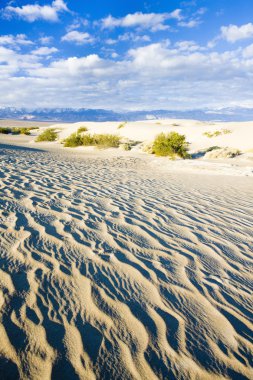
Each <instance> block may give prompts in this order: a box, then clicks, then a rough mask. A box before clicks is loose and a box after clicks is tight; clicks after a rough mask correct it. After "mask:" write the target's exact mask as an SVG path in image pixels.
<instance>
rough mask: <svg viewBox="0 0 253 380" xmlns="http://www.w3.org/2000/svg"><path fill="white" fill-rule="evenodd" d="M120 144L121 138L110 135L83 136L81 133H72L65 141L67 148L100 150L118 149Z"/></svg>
mask: <svg viewBox="0 0 253 380" xmlns="http://www.w3.org/2000/svg"><path fill="white" fill-rule="evenodd" d="M119 144H120V137H119V136H116V135H110V134H94V135H91V134H89V133H87V134H85V135H81V134H79V133H72V135H70V136H69V137H68V138H66V139H65V140H64V146H65V147H76V146H97V147H99V148H109V147H113V148H118V147H119Z"/></svg>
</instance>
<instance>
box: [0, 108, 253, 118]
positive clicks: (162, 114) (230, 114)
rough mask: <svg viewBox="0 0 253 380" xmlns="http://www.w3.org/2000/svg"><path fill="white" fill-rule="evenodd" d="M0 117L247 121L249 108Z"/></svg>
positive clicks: (13, 112) (10, 114)
mask: <svg viewBox="0 0 253 380" xmlns="http://www.w3.org/2000/svg"><path fill="white" fill-rule="evenodd" d="M0 119H16V120H37V121H55V122H77V121H138V120H150V119H195V120H201V121H251V120H253V108H243V107H235V108H232V107H231V108H221V109H204V110H186V111H177V110H152V111H145V110H143V111H111V110H105V109H88V108H78V109H75V108H39V109H27V108H14V107H2V108H0Z"/></svg>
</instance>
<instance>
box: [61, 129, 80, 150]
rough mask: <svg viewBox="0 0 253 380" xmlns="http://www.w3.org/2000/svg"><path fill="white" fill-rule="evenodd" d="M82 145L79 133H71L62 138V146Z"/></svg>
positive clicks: (73, 146)
mask: <svg viewBox="0 0 253 380" xmlns="http://www.w3.org/2000/svg"><path fill="white" fill-rule="evenodd" d="M82 145H83V136H81V135H80V134H79V133H72V134H71V135H70V136H69V137H67V138H66V139H65V140H64V146H65V147H68V148H75V147H77V146H82Z"/></svg>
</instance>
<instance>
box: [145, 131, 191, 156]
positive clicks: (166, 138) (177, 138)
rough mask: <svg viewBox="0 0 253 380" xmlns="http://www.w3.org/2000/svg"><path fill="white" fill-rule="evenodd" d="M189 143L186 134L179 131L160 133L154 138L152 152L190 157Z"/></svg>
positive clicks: (158, 154) (161, 154) (160, 154)
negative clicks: (188, 151)
mask: <svg viewBox="0 0 253 380" xmlns="http://www.w3.org/2000/svg"><path fill="white" fill-rule="evenodd" d="M188 145H189V144H188V143H187V142H186V139H185V136H184V135H180V134H179V133H177V132H170V133H167V134H165V133H160V134H159V135H158V136H156V138H155V140H154V143H153V146H152V152H153V153H154V154H155V155H157V156H169V157H171V158H175V157H176V156H179V157H181V158H190V155H189V154H188V153H187V149H188Z"/></svg>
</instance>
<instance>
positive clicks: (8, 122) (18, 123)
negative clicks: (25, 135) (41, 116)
mask: <svg viewBox="0 0 253 380" xmlns="http://www.w3.org/2000/svg"><path fill="white" fill-rule="evenodd" d="M53 124H55V123H53V122H48V121H36V120H33V121H32V120H12V119H0V127H18V128H22V127H23V128H29V127H38V128H40V127H50V126H51V125H53Z"/></svg>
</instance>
